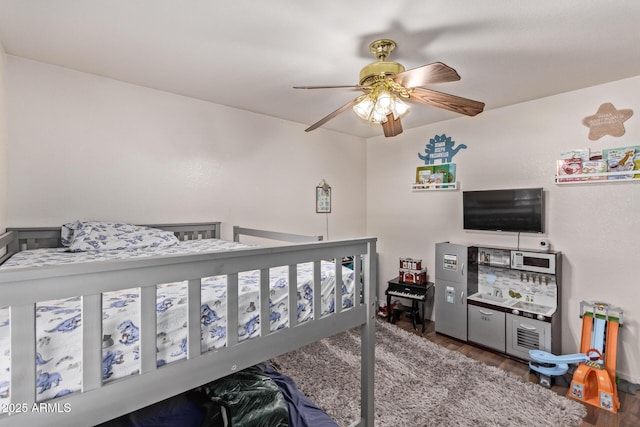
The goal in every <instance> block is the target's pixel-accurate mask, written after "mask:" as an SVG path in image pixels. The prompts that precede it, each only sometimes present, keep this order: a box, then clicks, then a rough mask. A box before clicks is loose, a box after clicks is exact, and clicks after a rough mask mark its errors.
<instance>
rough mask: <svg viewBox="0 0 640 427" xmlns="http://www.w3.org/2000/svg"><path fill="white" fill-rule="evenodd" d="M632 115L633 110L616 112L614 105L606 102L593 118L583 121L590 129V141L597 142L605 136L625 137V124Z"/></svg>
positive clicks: (588, 117)
mask: <svg viewBox="0 0 640 427" xmlns="http://www.w3.org/2000/svg"><path fill="white" fill-rule="evenodd" d="M632 115H633V110H616V107H614V106H613V104H612V103H610V102H606V103H604V104H602V105H601V106H600V108H598V112H597V113H595V114H594V115H593V116H587V117H585V118H584V119H582V124H583V125H585V126H586V127H588V128H589V139H590V140H592V141H595V140H596V139H600V138H602V137H603V136H605V135H611V136H622V135H624V125H623V123H624V121H625V120H627V119H628V118H629V117H631V116H632Z"/></svg>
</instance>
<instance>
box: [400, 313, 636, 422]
mask: <svg viewBox="0 0 640 427" xmlns="http://www.w3.org/2000/svg"><path fill="white" fill-rule="evenodd" d="M396 325H397V326H398V327H400V328H402V329H405V330H406V331H409V332H412V333H415V334H416V335H420V336H422V337H424V338H425V339H428V340H430V341H432V342H434V343H436V344H439V345H441V346H443V347H445V348H448V349H449V350H454V351H457V352H459V353H462V354H464V355H466V356H468V357H470V358H472V359H475V360H478V361H480V362H483V363H486V364H488V365H491V366H497V367H498V368H501V369H504V370H505V371H508V372H511V373H512V374H514V375H516V376H519V377H521V378H523V379H524V380H526V381H531V382H537V377H536V375H533V374H530V373H529V366H528V365H527V364H525V363H522V362H519V361H516V360H513V359H510V358H507V357H504V356H501V355H499V354H496V353H493V352H490V351H485V350H483V349H480V348H477V347H474V346H472V345H469V344H466V343H464V342H461V341H458V340H455V339H452V338H449V337H446V336H443V335H440V334H436V333H435V331H434V323H433V322H431V321H427V323H426V325H425V326H426V329H425V332H424V333H421V332H422V326H421V325H418V330H414V329H413V324H412V322H411V320H410V319H409V318H408V317H407V316H406V315H402V316H401V317H400V319H399V320H398V321H397V322H396ZM551 389H552V390H553V391H555V392H556V393H558V394H560V395H563V396H566V395H567V391H568V387H562V386H559V385H556V384H554V385H553V386H552V388H551ZM618 397H619V399H620V409H619V410H618V412H617V413H615V414H614V413H611V412H609V411H605V410H602V409H599V408H596V407H595V406H592V405H586V404H585V405H584V406H585V408H586V409H587V415H586V416H585V417H584V419H583V422H582V427H590V426H606V427H609V426H614V427H618V426H620V427H638V426H640V392H636V394H635V395H631V394H627V393H623V392H618Z"/></svg>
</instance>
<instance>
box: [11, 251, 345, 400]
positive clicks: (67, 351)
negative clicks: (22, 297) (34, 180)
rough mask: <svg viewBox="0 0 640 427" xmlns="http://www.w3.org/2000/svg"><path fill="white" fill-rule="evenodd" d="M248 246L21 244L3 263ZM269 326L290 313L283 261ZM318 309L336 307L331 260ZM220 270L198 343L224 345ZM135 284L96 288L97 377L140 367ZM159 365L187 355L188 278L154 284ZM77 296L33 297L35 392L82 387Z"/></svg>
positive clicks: (304, 309) (244, 327)
mask: <svg viewBox="0 0 640 427" xmlns="http://www.w3.org/2000/svg"><path fill="white" fill-rule="evenodd" d="M247 247H249V246H247V245H244V244H241V243H236V242H228V241H224V240H218V239H204V240H191V241H185V242H179V243H177V244H173V245H171V246H167V247H150V246H145V247H136V248H130V249H126V250H107V251H87V252H69V251H68V249H67V248H55V249H37V250H29V251H22V252H19V253H17V254H15V255H14V256H13V257H11V258H10V259H9V260H7V262H6V263H5V264H3V265H2V266H0V268H1V269H6V268H16V267H37V266H45V265H55V264H66V263H76V262H92V261H103V260H114V259H126V258H132V257H141V256H156V255H171V254H189V253H196V252H216V251H225V250H233V249H242V248H247ZM238 276H239V277H238V281H239V282H238V283H239V285H238V301H239V307H238V324H239V331H238V335H239V340H241V341H242V340H245V339H249V338H252V337H254V336H256V335H258V334H259V330H260V315H259V313H260V298H259V283H260V272H259V271H258V270H256V271H248V272H242V273H240V274H239V275H238ZM269 278H270V288H271V290H270V300H269V303H270V306H271V314H270V330H271V331H276V330H278V329H280V328H283V327H285V326H286V325H287V324H288V321H289V313H288V267H287V266H283V267H274V268H271V270H270V275H269ZM321 280H322V295H323V298H322V314H323V315H325V314H327V313H330V312H333V311H334V292H335V284H336V280H335V266H334V264H333V263H332V262H325V261H322V262H321ZM341 289H342V294H343V307H344V308H349V307H351V306H352V305H353V298H354V274H353V271H352V270H350V269H348V268H343V269H342V283H341ZM226 291H227V289H226V276H214V277H206V278H203V279H201V304H202V305H201V328H202V340H201V348H202V350H203V351H209V350H213V349H217V348H221V347H224V346H225V345H226V337H227V306H226ZM297 294H298V304H297V306H298V309H297V316H298V321H299V322H304V321H306V320H308V319H309V318H311V316H313V311H312V307H313V263H305V264H299V265H298V292H297ZM139 298H140V290H139V288H132V289H126V290H121V291H115V292H105V293H103V294H102V317H103V325H102V327H103V346H102V347H103V350H102V358H103V359H102V379H103V381H105V382H107V381H112V380H114V379H117V378H122V377H125V376H128V375H132V374H135V373H137V372H138V371H139V369H140V358H139V339H140V330H139V325H140V304H139ZM156 314H157V362H156V363H157V365H158V366H162V365H165V364H168V363H172V362H174V361H176V360H180V359H184V358H186V348H187V314H188V313H187V282H186V281H185V282H176V283H166V284H159V285H157V287H156ZM81 322H82V313H81V299H80V298H79V297H76V298H68V299H63V300H53V301H42V302H39V303H37V304H36V340H37V343H36V351H37V354H36V364H37V366H36V399H37V401H44V400H47V399H51V398H55V397H58V396H63V395H66V394H68V393H73V392H76V391H79V390H80V389H81V386H82V384H81V378H82V358H81V349H82V341H81V339H82V336H81V333H82V331H81V328H80V325H81ZM9 325H10V313H9V308H0V403H2V402H7V403H8V402H9V398H10V396H9V389H10V382H9V381H10V376H9V367H10V364H9V362H10V354H11V352H10V335H9Z"/></svg>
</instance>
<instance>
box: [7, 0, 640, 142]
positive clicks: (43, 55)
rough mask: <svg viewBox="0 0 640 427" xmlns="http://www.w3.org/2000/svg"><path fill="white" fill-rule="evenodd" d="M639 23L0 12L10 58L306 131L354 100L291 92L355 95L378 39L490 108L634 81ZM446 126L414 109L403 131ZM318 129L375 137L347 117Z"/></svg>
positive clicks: (462, 13) (252, 0)
mask: <svg viewBox="0 0 640 427" xmlns="http://www.w3.org/2000/svg"><path fill="white" fill-rule="evenodd" d="M639 25H640V1H638V0H614V1H612V0H537V1H526V2H525V1H508V0H482V1H478V0H475V1H462V0H430V1H425V0H413V1H412V0H396V1H389V0H385V1H380V0H368V1H362V0H350V1H343V0H324V1H322V2H320V1H314V2H311V1H302V0H299V1H294V0H260V1H257V0H234V1H217V0H93V1H88V0H86V1H78V0H28V1H25V0H0V41H1V42H2V45H3V46H4V49H5V51H6V53H7V54H9V55H14V56H19V57H24V58H29V59H33V60H36V61H42V62H46V63H50V64H55V65H59V66H62V67H67V68H71V69H75V70H80V71H84V72H88V73H93V74H97V75H101V76H105V77H109V78H113V79H117V80H122V81H125V82H130V83H134V84H137V85H142V86H147V87H150V88H155V89H160V90H164V91H168V92H172V93H176V94H181V95H185V96H189V97H193V98H198V99H202V100H207V101H211V102H214V103H217V104H222V105H226V106H230V107H235V108H239V109H243V110H248V111H253V112H256V113H261V114H266V115H268V116H273V117H279V118H282V119H285V120H291V121H294V122H299V123H303V124H306V125H311V124H312V123H315V122H316V121H317V120H319V119H321V118H322V117H324V116H325V115H327V114H329V113H330V112H332V111H333V110H335V109H336V108H338V107H340V106H341V105H343V104H345V103H346V102H348V101H349V100H351V99H353V98H355V97H356V96H357V95H358V94H359V92H354V91H349V90H344V89H330V90H313V91H309V90H294V89H293V88H292V87H293V86H295V85H350V84H357V81H358V74H359V71H360V69H361V68H362V67H363V66H365V65H366V64H368V63H370V62H374V61H375V58H374V57H373V56H372V55H371V53H369V50H368V45H369V43H370V42H371V41H373V40H375V39H378V38H391V39H393V40H395V41H396V42H397V45H398V47H397V49H396V50H395V51H394V52H393V53H392V55H391V57H390V58H389V59H390V60H395V61H397V62H400V63H402V64H403V65H404V66H405V67H406V68H407V69H410V68H414V67H417V66H420V65H424V64H428V63H431V62H436V61H441V62H444V63H445V64H447V65H449V66H450V67H452V68H454V69H456V70H457V71H458V73H459V74H460V75H461V77H462V80H460V81H459V82H451V83H442V84H437V85H431V86H429V87H430V88H431V89H435V90H438V91H442V92H448V93H452V94H455V95H459V96H463V97H466V98H471V99H475V100H478V101H482V102H484V103H485V104H486V107H485V110H488V109H494V108H499V107H503V106H506V105H511V104H516V103H520V102H523V101H527V100H531V99H537V98H541V97H546V96H549V95H554V94H557V93H562V92H567V91H571V90H575V89H580V88H584V87H588V86H593V85H598V84H601V83H605V82H609V81H614V80H619V79H623V78H627V77H632V76H637V75H640V31H639V28H638V26H639ZM600 101H605V100H598V101H597V102H600ZM621 107H630V106H621ZM455 117H458V115H457V114H455V113H452V112H449V111H444V110H440V109H438V108H435V107H430V106H425V105H419V104H413V106H412V110H411V112H410V113H409V115H408V116H407V117H406V118H405V119H403V127H404V128H405V129H408V128H412V127H416V126H421V125H425V124H428V123H433V122H438V121H441V120H446V119H450V118H455ZM468 120H474V118H468ZM323 127H324V128H327V129H333V130H336V131H339V132H343V133H347V134H352V135H358V136H361V137H371V136H376V135H380V134H381V133H382V131H381V129H380V127H379V126H376V125H369V124H366V123H362V122H360V120H359V119H358V118H357V117H356V116H355V115H354V114H353V113H351V112H350V111H347V112H345V113H343V114H341V115H340V116H338V117H336V118H335V119H333V120H331V121H330V122H328V123H327V124H325V125H324V126H323Z"/></svg>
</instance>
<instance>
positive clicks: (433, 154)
mask: <svg viewBox="0 0 640 427" xmlns="http://www.w3.org/2000/svg"><path fill="white" fill-rule="evenodd" d="M455 143H456V142H455V141H452V140H451V137H450V136H447V135H445V134H444V133H443V134H442V135H436V136H434V137H433V138H431V139H430V140H429V143H428V144H427V145H426V146H425V149H424V153H425V154H420V153H418V157H420V159H422V160H424V164H425V165H432V164H434V163H435V161H436V160H440V163H451V162H452V159H453V156H455V155H456V154H458V151H460V150H461V149H464V148H467V146H466V145H464V144H459V145H458V146H457V147H455V148H454V147H453V146H454V145H455Z"/></svg>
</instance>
